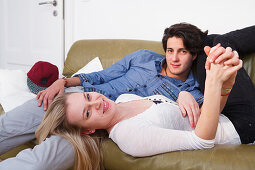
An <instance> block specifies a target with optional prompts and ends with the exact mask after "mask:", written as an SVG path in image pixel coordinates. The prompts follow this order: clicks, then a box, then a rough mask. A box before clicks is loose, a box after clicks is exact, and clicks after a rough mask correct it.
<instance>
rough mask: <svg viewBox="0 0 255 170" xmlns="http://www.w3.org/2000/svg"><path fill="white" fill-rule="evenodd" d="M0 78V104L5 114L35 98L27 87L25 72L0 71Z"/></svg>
mask: <svg viewBox="0 0 255 170" xmlns="http://www.w3.org/2000/svg"><path fill="white" fill-rule="evenodd" d="M0 77H1V79H0V104H1V105H2V107H3V109H4V111H5V112H8V111H10V110H12V109H13V108H15V107H17V106H19V105H21V104H23V103H25V102H26V101H27V100H29V99H32V98H33V97H35V96H36V95H35V94H33V93H31V92H30V91H29V89H28V87H27V75H26V73H25V71H22V70H6V69H0Z"/></svg>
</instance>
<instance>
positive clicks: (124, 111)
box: [106, 100, 153, 133]
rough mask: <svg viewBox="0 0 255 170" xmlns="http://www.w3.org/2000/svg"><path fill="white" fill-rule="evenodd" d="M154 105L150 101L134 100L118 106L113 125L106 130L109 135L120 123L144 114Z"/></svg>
mask: <svg viewBox="0 0 255 170" xmlns="http://www.w3.org/2000/svg"><path fill="white" fill-rule="evenodd" d="M152 104H153V102H152V101H149V100H134V101H129V102H123V103H118V104H117V109H116V114H115V115H116V116H115V117H114V119H113V121H112V123H111V125H110V126H109V128H107V129H106V130H107V131H108V133H110V131H111V130H112V128H113V127H114V126H115V125H116V124H117V123H119V122H121V121H123V120H126V119H129V118H131V117H134V116H136V115H137V114H139V113H142V112H144V111H145V110H147V109H148V108H149V107H150V106H151V105H152Z"/></svg>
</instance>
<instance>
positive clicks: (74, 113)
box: [66, 92, 116, 129]
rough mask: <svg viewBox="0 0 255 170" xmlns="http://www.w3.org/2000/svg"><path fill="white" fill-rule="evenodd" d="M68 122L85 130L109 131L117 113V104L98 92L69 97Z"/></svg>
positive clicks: (76, 94) (74, 94)
mask: <svg viewBox="0 0 255 170" xmlns="http://www.w3.org/2000/svg"><path fill="white" fill-rule="evenodd" d="M66 104H67V110H66V115H67V121H68V122H69V123H70V124H72V125H76V126H79V127H83V128H85V129H107V128H109V126H111V122H112V120H113V118H114V116H115V113H116V104H115V103H114V102H113V101H112V100H110V99H108V98H107V97H105V96H104V95H102V94H99V93H96V92H84V93H72V94H70V95H68V96H67V100H66Z"/></svg>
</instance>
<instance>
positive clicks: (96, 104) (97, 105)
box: [90, 100, 101, 109]
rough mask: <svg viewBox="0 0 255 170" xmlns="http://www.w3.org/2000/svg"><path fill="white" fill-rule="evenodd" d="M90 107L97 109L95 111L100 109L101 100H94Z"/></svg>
mask: <svg viewBox="0 0 255 170" xmlns="http://www.w3.org/2000/svg"><path fill="white" fill-rule="evenodd" d="M90 106H91V107H92V106H93V107H95V109H100V106H101V100H94V101H91V102H90Z"/></svg>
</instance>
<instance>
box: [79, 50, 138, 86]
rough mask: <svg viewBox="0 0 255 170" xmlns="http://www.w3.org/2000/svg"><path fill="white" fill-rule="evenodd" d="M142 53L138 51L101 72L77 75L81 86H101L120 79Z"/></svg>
mask: <svg viewBox="0 0 255 170" xmlns="http://www.w3.org/2000/svg"><path fill="white" fill-rule="evenodd" d="M140 53H141V50H139V51H136V52H134V53H131V54H129V55H127V56H125V57H124V58H123V59H121V60H119V61H117V62H116V63H114V64H113V65H112V66H110V67H108V68H106V69H104V70H102V71H99V72H93V73H89V74H84V73H82V74H77V75H75V76H76V77H77V76H78V77H79V78H80V80H81V85H82V86H84V85H85V84H86V83H89V84H91V85H99V84H103V83H107V82H109V81H111V80H113V79H116V78H119V77H121V76H123V75H125V74H126V73H127V71H128V70H129V68H130V67H131V65H132V61H133V59H134V58H135V57H136V56H139V54H140Z"/></svg>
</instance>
